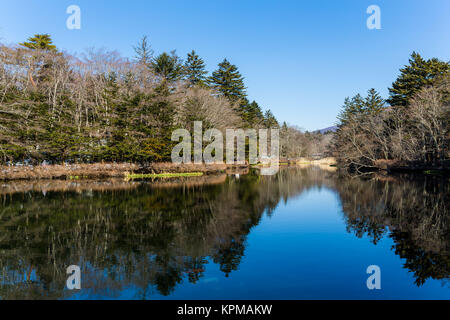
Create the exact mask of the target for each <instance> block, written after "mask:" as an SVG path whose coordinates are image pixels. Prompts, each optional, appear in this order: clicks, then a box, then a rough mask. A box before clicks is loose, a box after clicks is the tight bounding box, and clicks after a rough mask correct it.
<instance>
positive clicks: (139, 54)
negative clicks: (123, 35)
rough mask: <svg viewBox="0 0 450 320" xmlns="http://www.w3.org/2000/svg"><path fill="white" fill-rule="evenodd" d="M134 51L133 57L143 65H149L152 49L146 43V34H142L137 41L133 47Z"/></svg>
mask: <svg viewBox="0 0 450 320" xmlns="http://www.w3.org/2000/svg"><path fill="white" fill-rule="evenodd" d="M133 49H134V51H135V52H136V56H135V59H136V60H137V61H138V62H139V63H142V64H144V65H150V63H151V61H152V57H153V50H152V48H151V46H150V44H149V43H148V38H147V36H143V37H142V39H141V40H140V41H139V43H138V44H137V45H136V46H135V47H133Z"/></svg>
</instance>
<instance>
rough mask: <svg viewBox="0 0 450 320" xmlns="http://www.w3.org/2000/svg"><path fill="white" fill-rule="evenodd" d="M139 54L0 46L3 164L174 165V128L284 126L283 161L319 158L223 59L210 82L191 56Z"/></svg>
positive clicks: (43, 41) (34, 41) (35, 41)
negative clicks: (249, 94)
mask: <svg viewBox="0 0 450 320" xmlns="http://www.w3.org/2000/svg"><path fill="white" fill-rule="evenodd" d="M134 51H135V52H136V56H135V57H133V58H124V57H121V56H120V55H119V54H118V53H117V52H109V51H106V50H94V49H92V50H88V51H87V52H85V53H83V54H80V55H78V56H74V55H70V54H68V53H66V52H63V51H60V50H59V49H58V48H57V47H56V46H55V45H53V43H52V39H51V37H50V36H49V35H47V34H43V35H42V34H41V35H35V36H34V37H31V38H29V39H28V41H26V42H23V43H20V44H19V45H16V46H6V45H1V44H0V162H1V163H3V164H6V163H8V164H14V163H28V164H40V163H42V162H44V161H45V163H64V162H65V163H81V162H85V163H92V162H100V161H108V162H113V161H115V162H138V163H148V162H159V161H168V160H170V155H171V150H172V148H173V146H174V145H175V142H173V141H171V133H172V131H173V130H174V129H177V128H184V129H188V130H190V129H192V126H193V122H194V121H203V130H207V129H208V128H216V129H219V130H224V129H225V128H255V129H258V128H279V129H281V130H280V136H281V140H282V141H281V150H282V156H283V157H290V158H297V157H300V156H308V154H310V153H312V152H314V151H313V150H312V149H313V146H314V139H313V138H314V137H313V136H314V134H304V133H302V132H301V131H300V130H299V129H298V128H296V127H291V126H288V125H287V124H286V123H283V124H281V125H280V124H279V123H278V121H277V119H276V118H275V117H274V115H273V114H272V112H271V111H270V110H267V111H265V112H263V110H262V108H261V107H260V106H259V105H258V103H257V102H255V101H251V102H250V101H249V100H248V99H247V93H246V86H245V84H244V77H243V76H242V75H241V74H240V72H239V70H238V68H237V67H236V66H235V65H233V64H232V63H231V62H229V61H228V60H227V59H224V60H223V61H222V62H221V63H219V65H218V67H217V70H215V71H213V72H212V73H211V75H210V76H208V71H207V70H206V66H205V63H204V61H203V60H202V59H201V58H200V57H199V55H198V54H197V53H196V52H195V51H192V52H191V53H189V54H188V55H187V57H186V59H182V58H180V57H179V56H178V55H177V54H176V52H175V51H173V52H171V53H166V52H163V53H161V54H158V55H155V54H154V51H153V49H152V47H151V46H150V44H149V40H148V38H147V37H143V38H142V39H141V40H140V41H138V44H137V45H136V46H134Z"/></svg>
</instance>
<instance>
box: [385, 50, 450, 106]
mask: <svg viewBox="0 0 450 320" xmlns="http://www.w3.org/2000/svg"><path fill="white" fill-rule="evenodd" d="M400 72H401V73H400V76H399V77H398V78H397V80H396V81H395V82H394V83H393V84H392V88H389V93H390V98H389V99H388V100H387V102H388V103H390V104H391V105H392V106H406V105H408V103H409V100H410V99H411V97H412V96H413V95H414V94H415V93H416V92H418V91H419V90H420V89H421V88H423V87H425V86H429V85H432V84H434V82H435V80H436V79H439V78H441V76H443V75H445V74H447V73H449V72H450V64H449V63H448V62H443V61H440V60H438V59H436V58H433V59H429V60H425V59H423V58H422V57H421V56H420V54H418V53H416V52H413V53H412V55H411V58H410V59H409V65H407V66H405V67H404V68H402V69H400Z"/></svg>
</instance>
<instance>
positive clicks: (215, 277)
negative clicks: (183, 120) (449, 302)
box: [0, 167, 450, 299]
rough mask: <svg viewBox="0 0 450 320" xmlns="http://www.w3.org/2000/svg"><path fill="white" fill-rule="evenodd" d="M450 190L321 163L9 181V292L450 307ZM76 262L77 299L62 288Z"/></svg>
mask: <svg viewBox="0 0 450 320" xmlns="http://www.w3.org/2000/svg"><path fill="white" fill-rule="evenodd" d="M449 194H450V183H449V179H448V177H447V178H446V177H433V176H426V177H425V176H410V175H407V176H398V177H381V176H380V177H375V178H372V179H361V178H344V177H338V175H337V174H336V173H334V172H330V171H327V170H322V169H319V168H315V167H311V168H303V169H300V168H292V169H283V170H281V171H280V173H279V174H278V175H276V176H271V177H264V176H259V175H258V174H257V173H254V172H252V173H250V174H248V175H241V176H240V177H236V176H226V175H224V176H214V177H199V178H188V179H184V180H166V181H142V182H136V181H135V182H126V181H121V180H108V181H79V182H66V181H49V182H40V183H35V184H32V185H30V184H29V183H26V182H14V183H13V182H11V183H2V184H0V196H1V201H2V202H1V205H0V272H1V273H0V297H1V299H24V298H25V299H431V298H436V299H449V298H450V290H449V289H450V288H449V282H448V280H449V274H450V254H449V247H450V246H449V242H450V240H449V219H450V218H449V216H450V214H449V207H448V206H449V203H450V201H449V200H450V196H449ZM69 265H79V266H80V267H81V269H82V280H81V281H82V282H81V285H82V289H81V290H80V291H69V290H67V289H66V288H65V284H66V279H67V277H68V275H66V268H67V267H68V266H69ZM370 265H378V266H379V267H380V268H381V290H368V289H367V286H366V280H367V278H368V276H369V275H368V274H367V273H366V269H367V267H368V266H370Z"/></svg>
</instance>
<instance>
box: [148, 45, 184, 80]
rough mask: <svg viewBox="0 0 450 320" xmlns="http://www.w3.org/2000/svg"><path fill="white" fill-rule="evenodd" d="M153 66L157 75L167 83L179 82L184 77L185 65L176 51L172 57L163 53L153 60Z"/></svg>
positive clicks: (172, 53)
mask: <svg viewBox="0 0 450 320" xmlns="http://www.w3.org/2000/svg"><path fill="white" fill-rule="evenodd" d="M151 66H152V68H153V71H154V72H155V73H156V74H157V75H159V76H161V77H162V78H164V79H165V80H167V81H176V80H179V79H180V78H181V77H182V75H183V65H182V64H181V61H180V58H179V57H178V56H177V55H176V54H175V51H172V52H171V54H170V55H169V54H168V53H166V52H163V53H161V54H160V55H159V56H157V57H156V58H154V59H153V60H152V62H151Z"/></svg>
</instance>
